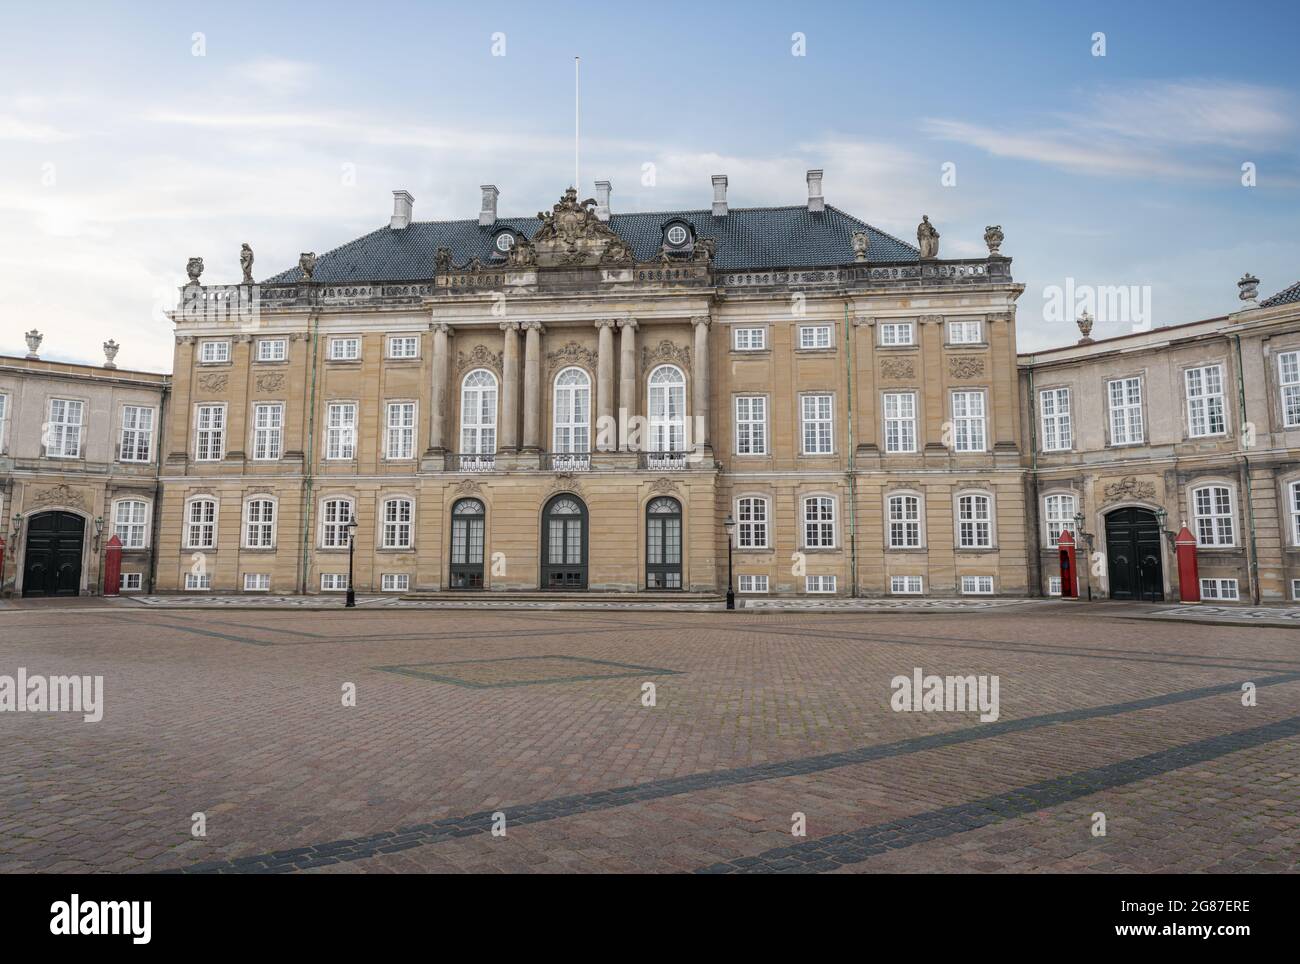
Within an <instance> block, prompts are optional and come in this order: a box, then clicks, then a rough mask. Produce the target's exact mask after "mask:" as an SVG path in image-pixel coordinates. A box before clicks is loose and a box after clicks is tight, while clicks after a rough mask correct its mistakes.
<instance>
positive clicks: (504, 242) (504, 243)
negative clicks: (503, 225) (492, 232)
mask: <svg viewBox="0 0 1300 964" xmlns="http://www.w3.org/2000/svg"><path fill="white" fill-rule="evenodd" d="M496 245H497V250H498V251H500V252H501V253H502V254H509V253H510V249H511V248H513V247H514V246H515V236H514V235H513V234H511V233H510V232H509V231H502V232H501V233H500V234H498V235H497V241H496Z"/></svg>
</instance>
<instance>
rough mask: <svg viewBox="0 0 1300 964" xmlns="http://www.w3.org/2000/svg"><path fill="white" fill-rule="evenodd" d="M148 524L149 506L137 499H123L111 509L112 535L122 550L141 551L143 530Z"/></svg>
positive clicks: (143, 537)
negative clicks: (115, 537) (119, 543)
mask: <svg viewBox="0 0 1300 964" xmlns="http://www.w3.org/2000/svg"><path fill="white" fill-rule="evenodd" d="M148 522H149V504H148V503H147V502H143V501H141V500H139V499H124V500H122V501H121V502H119V503H117V504H116V505H115V506H114V507H113V533H114V534H115V535H116V536H117V538H118V539H119V540H120V541H121V543H122V548H123V549H143V548H144V546H145V528H146V526H147V525H148Z"/></svg>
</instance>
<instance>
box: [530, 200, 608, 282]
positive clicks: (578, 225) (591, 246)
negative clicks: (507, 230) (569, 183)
mask: <svg viewBox="0 0 1300 964" xmlns="http://www.w3.org/2000/svg"><path fill="white" fill-rule="evenodd" d="M595 208H596V199H595V198H587V200H585V201H581V202H580V201H579V200H578V191H577V189H576V188H572V187H571V188H569V189H568V190H566V191H565V192H564V194H563V196H562V197H561V198H560V200H559V201H558V202H556V203H555V204H554V205H552V206H551V210H550V211H549V212H546V211H538V212H537V219H538V220H539V221H541V222H542V226H541V227H540V228H538V229H537V232H536V233H535V234H534V235H533V242H532V246H533V248H534V250H535V254H536V263H537V264H538V265H539V266H540V267H553V266H559V265H598V264H602V263H606V264H607V263H611V262H613V263H630V262H631V261H632V260H633V259H632V249H631V248H630V247H629V246H628V244H627V242H626V241H624V240H623V239H622V238H620V237H619V236H618V235H617V234H615V233H614V231H613V229H612V228H610V226H609V225H608V224H606V223H605V222H604V221H602V220H600V218H598V217H597V216H596V210H595Z"/></svg>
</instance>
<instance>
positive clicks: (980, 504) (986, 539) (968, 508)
mask: <svg viewBox="0 0 1300 964" xmlns="http://www.w3.org/2000/svg"><path fill="white" fill-rule="evenodd" d="M957 547H958V548H960V549H991V548H992V547H993V500H992V499H991V498H990V497H989V496H987V495H963V496H960V497H958V499H957Z"/></svg>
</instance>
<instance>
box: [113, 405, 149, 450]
mask: <svg viewBox="0 0 1300 964" xmlns="http://www.w3.org/2000/svg"><path fill="white" fill-rule="evenodd" d="M152 455H153V409H152V408H144V407H142V406H140V405H123V406H122V439H121V443H120V444H119V446H118V458H119V459H120V460H121V461H123V462H148V461H149V459H150V457H151V456H152Z"/></svg>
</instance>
